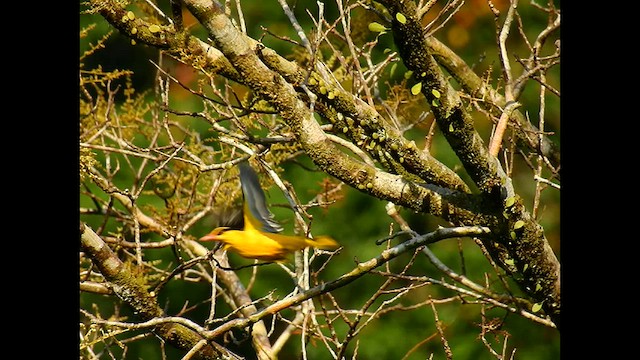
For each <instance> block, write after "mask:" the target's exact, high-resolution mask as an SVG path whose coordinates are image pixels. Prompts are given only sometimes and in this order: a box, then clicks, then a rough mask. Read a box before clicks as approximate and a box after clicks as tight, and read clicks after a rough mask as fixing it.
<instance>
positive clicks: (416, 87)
mask: <svg viewBox="0 0 640 360" xmlns="http://www.w3.org/2000/svg"><path fill="white" fill-rule="evenodd" d="M421 90H422V82H419V83H417V84H415V85H413V86H412V87H411V93H412V94H413V95H418V94H420V91H421Z"/></svg>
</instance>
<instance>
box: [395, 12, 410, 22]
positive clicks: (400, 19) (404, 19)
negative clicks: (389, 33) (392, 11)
mask: <svg viewBox="0 0 640 360" xmlns="http://www.w3.org/2000/svg"><path fill="white" fill-rule="evenodd" d="M396 20H398V22H399V23H400V24H406V23H407V17H406V16H404V15H402V13H396Z"/></svg>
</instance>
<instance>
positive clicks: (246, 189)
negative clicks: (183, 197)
mask: <svg viewBox="0 0 640 360" xmlns="http://www.w3.org/2000/svg"><path fill="white" fill-rule="evenodd" d="M241 165H243V166H247V167H248V165H244V164H241ZM240 169H241V171H240V181H241V182H242V187H243V195H244V204H243V217H244V226H243V228H242V230H232V229H229V228H228V227H217V228H215V229H214V230H213V231H211V232H210V233H209V234H207V235H205V236H203V237H202V238H200V241H221V242H222V243H224V248H225V249H228V250H231V251H234V252H236V253H238V254H239V255H241V256H243V257H245V258H249V259H260V260H267V261H282V260H285V259H286V257H287V255H289V254H291V253H293V252H295V251H298V250H302V249H304V248H306V247H316V248H319V249H325V250H331V249H336V248H338V247H339V246H340V245H339V244H338V243H337V242H336V241H335V240H333V239H332V238H330V237H328V236H318V237H316V238H314V239H310V238H306V237H304V236H289V235H282V234H277V233H275V232H273V231H276V230H281V228H280V227H279V225H277V223H275V222H273V220H272V219H270V216H267V214H268V215H270V213H269V212H268V210H267V209H266V205H264V193H263V192H262V189H261V188H260V184H259V183H257V182H256V181H255V179H257V177H256V178H255V179H254V177H253V175H251V174H253V173H252V170H247V168H246V167H245V168H242V167H241V168H240ZM249 171H251V172H249ZM256 187H257V188H256ZM256 208H257V209H258V210H259V211H256ZM253 212H255V213H256V214H255V215H254V214H253ZM274 227H275V228H274ZM261 229H267V230H268V231H262V230H261Z"/></svg>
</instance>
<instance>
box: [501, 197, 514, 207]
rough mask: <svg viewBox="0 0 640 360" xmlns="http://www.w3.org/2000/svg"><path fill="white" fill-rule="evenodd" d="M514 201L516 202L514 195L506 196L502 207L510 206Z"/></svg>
mask: <svg viewBox="0 0 640 360" xmlns="http://www.w3.org/2000/svg"><path fill="white" fill-rule="evenodd" d="M515 203H516V198H515V197H513V196H511V197H508V198H507V200H505V202H504V207H512V206H513V204H515Z"/></svg>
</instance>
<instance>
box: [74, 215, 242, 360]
mask: <svg viewBox="0 0 640 360" xmlns="http://www.w3.org/2000/svg"><path fill="white" fill-rule="evenodd" d="M80 246H81V247H82V249H83V250H84V251H85V253H86V254H87V255H88V256H89V258H91V260H92V261H93V263H94V264H95V265H96V267H97V268H98V269H99V270H100V273H101V274H102V275H103V276H104V277H105V279H106V280H107V281H109V283H110V287H111V289H112V290H113V292H114V293H115V294H116V295H117V296H118V297H119V298H120V299H121V300H122V301H124V302H125V303H126V304H128V305H129V306H131V307H132V308H133V310H134V311H135V313H136V314H138V316H140V318H142V320H143V321H149V320H153V319H155V318H162V317H164V316H165V314H164V312H163V311H162V309H161V308H160V306H159V305H158V303H157V299H156V298H155V297H154V296H152V295H150V294H149V292H148V291H147V289H146V287H145V286H144V285H143V282H142V281H141V279H138V278H136V277H135V276H134V275H133V274H132V273H131V272H130V271H129V270H128V268H127V266H125V264H124V263H123V262H122V261H120V259H119V258H118V256H117V255H116V254H115V253H113V252H112V251H111V249H110V248H109V246H108V245H107V244H105V243H104V241H102V239H101V238H100V237H99V236H98V235H97V234H96V233H95V232H93V230H92V229H91V228H90V227H88V226H87V225H86V224H84V223H81V224H80ZM152 331H153V332H154V333H155V334H156V335H158V336H159V337H160V338H162V339H163V340H164V341H166V342H168V343H170V344H172V345H173V346H175V347H176V348H178V349H183V350H185V351H188V350H190V349H191V348H193V347H194V346H196V344H197V343H198V342H199V341H200V340H202V339H203V338H202V336H200V335H199V334H198V333H197V332H195V331H193V330H192V329H190V328H188V327H185V326H184V325H182V324H177V323H174V322H168V323H167V322H160V323H158V324H157V325H154V326H153V330H152ZM199 356H200V358H202V359H220V358H221V357H222V358H226V359H232V358H237V356H235V355H234V354H232V353H230V352H229V351H228V350H227V349H225V348H224V347H222V346H220V345H218V344H216V343H215V342H213V341H210V342H209V346H205V347H203V348H202V349H201V350H200V352H199Z"/></svg>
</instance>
